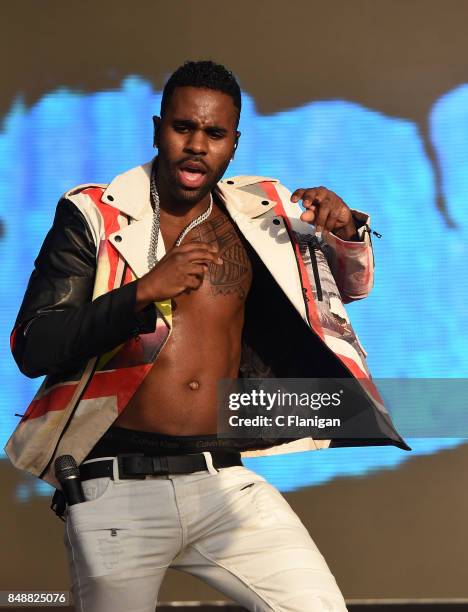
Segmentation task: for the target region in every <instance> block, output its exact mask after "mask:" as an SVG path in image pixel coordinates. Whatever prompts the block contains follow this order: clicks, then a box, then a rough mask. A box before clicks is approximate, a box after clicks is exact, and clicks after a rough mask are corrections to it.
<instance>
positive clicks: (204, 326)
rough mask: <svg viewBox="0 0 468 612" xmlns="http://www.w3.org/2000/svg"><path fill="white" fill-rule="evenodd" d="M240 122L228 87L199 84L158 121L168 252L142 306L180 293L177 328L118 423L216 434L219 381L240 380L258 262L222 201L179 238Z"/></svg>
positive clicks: (182, 92) (199, 208) (147, 279)
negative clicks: (248, 303) (245, 328)
mask: <svg viewBox="0 0 468 612" xmlns="http://www.w3.org/2000/svg"><path fill="white" fill-rule="evenodd" d="M237 121H238V111H237V109H236V107H235V106H234V104H233V102H232V99H231V98H230V97H229V96H228V95H227V94H225V93H223V92H219V91H215V90H211V89H206V88H198V87H178V88H176V89H175V91H174V93H173V94H172V96H171V99H170V104H169V105H168V107H167V109H166V111H165V113H164V116H163V119H159V118H158V119H157V122H156V134H155V141H156V145H157V147H158V151H159V154H158V164H157V173H156V183H157V186H158V192H159V197H160V207H161V232H162V236H163V238H164V244H165V247H166V251H167V253H166V255H165V257H164V258H163V259H162V260H161V261H160V262H159V263H158V264H157V266H155V268H153V270H151V271H150V272H148V274H146V275H145V276H144V277H142V278H141V279H139V281H138V289H137V303H136V310H141V309H142V308H143V307H145V306H146V305H147V304H149V303H151V302H154V301H161V300H165V299H167V298H172V299H173V332H172V334H171V336H170V338H169V340H168V342H167V344H166V346H165V347H164V351H163V352H162V353H161V355H160V356H159V358H158V360H157V363H156V364H155V366H154V367H153V368H152V370H151V372H150V373H149V374H148V376H147V377H146V378H145V380H144V382H143V383H142V384H141V386H140V387H139V389H138V391H137V392H136V393H135V395H134V396H133V398H132V399H131V400H130V402H129V404H128V405H127V407H126V408H125V410H124V411H123V413H122V414H121V415H120V416H119V417H118V418H117V420H116V421H115V425H118V426H122V427H129V428H133V429H137V430H142V431H157V432H161V433H165V434H174V435H175V434H182V435H190V434H209V433H213V434H214V433H216V430H217V411H216V388H217V387H216V384H217V381H218V379H221V378H237V373H238V370H239V361H240V345H241V332H242V325H243V315H244V303H245V298H246V296H247V294H248V291H249V288H250V284H251V279H252V270H251V264H250V261H249V258H248V256H247V253H246V250H245V248H244V246H243V245H242V242H241V240H240V238H239V236H238V235H237V232H236V229H235V226H234V224H233V223H232V222H231V220H230V219H229V216H228V215H227V214H226V213H225V212H224V211H223V210H222V208H221V207H220V205H219V203H218V202H216V200H215V201H214V202H213V210H212V212H211V214H210V216H209V217H208V219H206V221H204V222H203V223H202V224H201V225H199V226H198V227H195V228H194V229H192V230H190V231H189V232H188V233H187V235H186V237H185V238H184V241H183V243H182V244H181V246H179V247H174V243H175V241H176V238H177V236H178V235H179V234H180V232H181V231H182V230H183V229H184V227H185V226H186V225H187V224H188V223H189V222H190V221H191V220H192V219H194V218H196V217H197V216H198V215H200V214H202V213H203V212H204V211H205V210H206V209H207V207H208V205H209V202H210V192H211V190H212V188H213V187H214V186H215V184H216V183H217V182H218V181H219V179H220V178H221V177H222V176H223V174H224V172H225V170H226V168H227V166H228V164H229V161H230V159H231V157H232V154H233V151H234V146H235V144H236V142H237V139H238V137H239V132H237V131H236V129H235V128H236V126H237ZM168 380H170V384H167V381H168ZM154 406H164V410H154Z"/></svg>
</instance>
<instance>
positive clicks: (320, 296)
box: [307, 236, 323, 302]
mask: <svg viewBox="0 0 468 612" xmlns="http://www.w3.org/2000/svg"><path fill="white" fill-rule="evenodd" d="M307 246H308V248H309V253H310V261H311V263H312V270H313V272H314V281H315V289H316V291H317V300H319V302H322V301H323V292H322V283H321V282H320V274H319V269H318V263H317V255H316V253H315V250H316V249H320V247H319V245H318V244H317V238H316V237H315V236H314V237H313V240H312V241H309V242H308V243H307Z"/></svg>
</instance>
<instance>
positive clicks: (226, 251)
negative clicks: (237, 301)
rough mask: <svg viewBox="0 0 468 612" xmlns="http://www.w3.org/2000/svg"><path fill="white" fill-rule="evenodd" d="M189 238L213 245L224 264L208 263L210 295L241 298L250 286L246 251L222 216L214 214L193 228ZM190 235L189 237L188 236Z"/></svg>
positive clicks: (226, 219)
mask: <svg viewBox="0 0 468 612" xmlns="http://www.w3.org/2000/svg"><path fill="white" fill-rule="evenodd" d="M190 234H191V236H190V240H196V241H201V242H208V243H209V244H215V245H216V246H217V247H218V249H219V252H218V254H219V256H220V257H221V258H222V259H223V261H224V264H223V265H221V266H219V265H216V264H210V265H209V267H208V270H209V280H210V285H211V291H212V294H213V295H227V294H229V293H237V295H238V296H239V298H241V299H244V298H245V297H246V295H247V292H248V290H249V287H250V282H251V278H252V270H251V265H250V260H249V257H248V255H247V252H246V250H245V248H244V246H243V244H242V242H241V240H240V238H239V236H238V235H237V232H236V230H235V229H234V228H233V226H232V223H231V221H230V220H229V219H228V218H227V217H226V216H225V215H221V214H220V215H218V216H216V217H214V218H212V219H209V220H207V221H205V222H204V223H202V224H201V225H199V226H198V227H196V228H194V229H193V230H192V231H191V232H190ZM192 236H193V237H192Z"/></svg>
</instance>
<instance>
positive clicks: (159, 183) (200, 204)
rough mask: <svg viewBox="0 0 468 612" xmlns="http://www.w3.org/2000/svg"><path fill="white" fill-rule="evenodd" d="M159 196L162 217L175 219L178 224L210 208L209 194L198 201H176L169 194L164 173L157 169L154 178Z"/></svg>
mask: <svg viewBox="0 0 468 612" xmlns="http://www.w3.org/2000/svg"><path fill="white" fill-rule="evenodd" d="M154 180H155V184H156V189H157V192H158V196H159V208H160V211H161V215H162V216H166V217H173V218H176V219H177V221H178V222H180V223H184V222H187V221H191V220H192V219H194V218H195V217H197V216H198V215H201V214H203V213H204V212H205V211H206V210H207V209H208V207H209V206H210V201H211V193H207V194H206V195H204V196H203V197H202V198H201V199H200V200H186V199H177V198H175V197H174V196H173V194H171V193H170V189H169V185H168V181H167V179H166V177H165V176H164V173H162V172H161V171H160V167H158V168H157V171H156V175H155V177H154Z"/></svg>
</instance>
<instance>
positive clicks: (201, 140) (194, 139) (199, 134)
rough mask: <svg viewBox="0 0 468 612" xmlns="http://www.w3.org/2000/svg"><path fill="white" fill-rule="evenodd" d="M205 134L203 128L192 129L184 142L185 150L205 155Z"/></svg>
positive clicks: (193, 153)
mask: <svg viewBox="0 0 468 612" xmlns="http://www.w3.org/2000/svg"><path fill="white" fill-rule="evenodd" d="M206 149H207V145H206V135H205V134H204V132H203V130H193V131H191V132H190V134H189V138H188V139H187V141H186V143H185V152H186V153H189V154H192V155H206Z"/></svg>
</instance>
